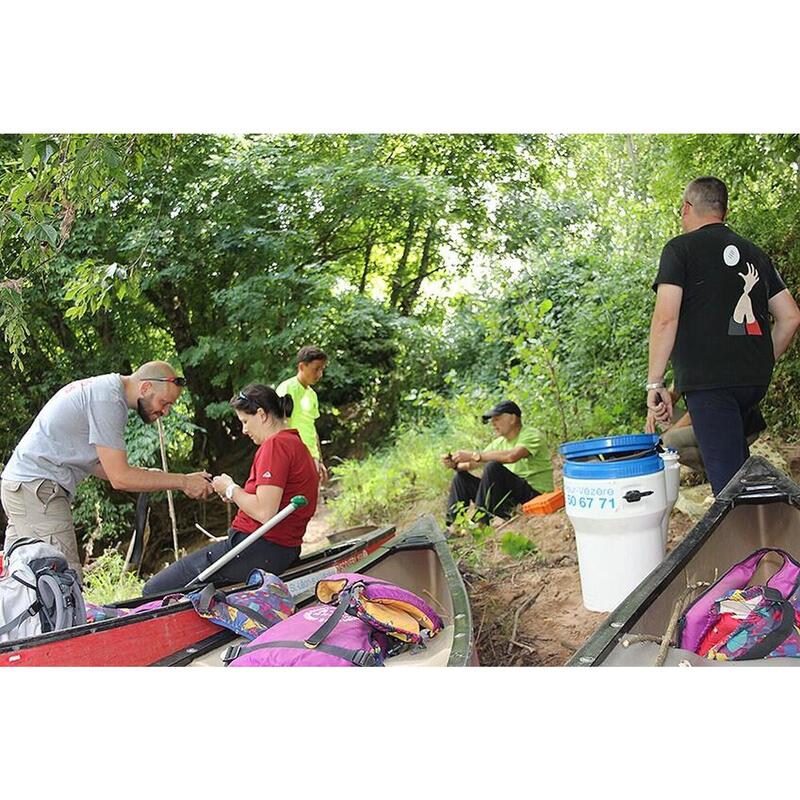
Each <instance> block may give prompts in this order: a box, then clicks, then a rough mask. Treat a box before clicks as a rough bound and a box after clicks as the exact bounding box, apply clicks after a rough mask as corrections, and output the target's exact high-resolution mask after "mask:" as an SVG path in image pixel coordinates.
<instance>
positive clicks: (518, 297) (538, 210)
mask: <svg viewBox="0 0 800 800" xmlns="http://www.w3.org/2000/svg"><path fill="white" fill-rule="evenodd" d="M799 162H800V136H798V135H797V134H768V135H681V136H674V135H618V134H614V135H570V136H557V135H547V136H524V135H499V134H479V135H411V134H380V135H313V136H300V135H258V136H245V137H241V136H208V135H176V136H171V135H149V134H145V135H60V134H46V135H41V134H31V135H16V134H11V135H0V328H2V330H3V335H4V337H5V342H6V344H7V348H0V370H2V373H3V375H4V379H5V381H6V383H5V385H4V390H5V402H4V408H3V411H2V412H1V413H0V462H2V461H6V460H7V458H8V456H9V454H10V452H11V449H12V448H13V447H14V445H16V443H17V441H18V440H19V436H20V433H21V432H22V431H24V430H25V429H26V427H27V425H29V424H30V422H31V420H32V419H33V417H34V415H35V414H36V413H37V412H38V411H39V410H40V409H41V407H42V406H43V405H44V403H45V402H46V401H47V400H48V399H49V397H50V396H52V394H53V392H54V391H55V390H56V389H57V388H59V387H60V386H62V385H64V384H65V383H67V382H68V381H70V380H73V379H74V378H77V377H83V376H86V375H96V374H103V373H106V372H111V371H117V372H122V373H129V372H130V371H132V370H133V369H134V368H135V367H136V366H138V365H139V364H140V363H142V362H144V361H146V360H150V359H153V358H166V359H168V360H171V361H173V362H174V363H175V364H176V365H178V366H180V368H181V369H182V370H183V371H184V372H185V374H186V376H187V378H188V380H189V384H188V387H187V391H186V392H184V394H183V396H182V398H181V404H180V407H179V408H176V414H175V415H170V416H169V417H168V418H167V419H166V420H165V425H166V428H167V439H168V441H169V443H170V451H169V460H170V466H171V467H173V468H175V469H180V468H183V467H191V468H199V467H201V466H212V467H213V465H214V463H215V462H216V461H218V460H222V459H225V458H226V457H229V454H230V451H231V445H232V438H233V437H234V435H235V434H236V432H237V426H236V425H235V424H233V423H232V417H231V415H230V410H229V407H228V400H229V398H230V397H231V396H232V395H233V394H234V393H235V391H236V390H238V389H239V388H241V386H242V385H243V384H245V383H247V382H249V381H254V380H257V381H263V382H267V383H272V384H273V385H274V384H277V382H279V381H280V380H282V379H283V378H285V377H287V375H289V374H291V373H292V372H293V370H294V355H295V352H296V351H297V349H298V348H299V347H300V346H302V345H305V344H311V343H313V344H316V345H318V346H321V347H323V348H324V349H325V350H327V351H328V352H329V354H330V355H331V360H330V362H329V365H328V369H327V371H326V374H325V377H324V379H323V381H322V382H321V383H320V384H319V385H318V386H317V390H318V393H319V396H320V407H321V410H322V417H321V418H320V419H319V421H318V429H319V433H320V435H321V438H323V440H329V441H330V444H329V445H326V449H325V455H326V457H327V458H328V460H330V459H331V458H334V459H335V458H337V457H338V458H342V457H348V456H361V455H365V458H364V460H363V462H362V463H361V464H353V463H350V462H347V463H345V464H343V465H341V466H340V467H337V470H336V471H337V474H338V475H339V476H340V478H341V481H342V485H343V486H344V487H345V492H344V494H343V495H342V497H341V498H340V499H339V500H337V503H336V506H337V507H338V508H339V509H340V511H341V514H342V516H343V517H344V518H346V519H348V520H350V521H363V519H364V518H365V517H372V518H374V519H392V518H393V517H394V515H396V513H397V512H398V510H399V509H402V508H405V507H408V506H409V505H410V504H413V503H416V502H426V503H434V502H441V503H442V505H443V494H444V491H445V490H446V485H447V482H448V480H449V477H450V476H449V474H448V473H447V471H446V470H443V469H441V468H440V466H439V456H440V454H441V453H442V452H446V451H447V450H448V449H451V447H468V446H469V447H477V446H482V445H483V444H485V443H486V441H487V440H488V438H489V432H488V431H487V430H486V429H485V428H482V427H481V426H480V423H479V422H478V414H479V413H480V411H481V410H483V409H484V408H485V407H486V405H487V404H492V403H493V402H496V401H497V400H498V399H500V398H501V397H502V396H507V397H510V398H511V399H514V400H516V401H517V402H518V403H519V404H520V405H521V406H522V408H523V410H524V412H525V419H526V422H528V423H529V424H534V425H536V426H537V427H539V428H540V429H542V430H543V431H544V432H545V434H546V435H547V436H548V438H549V441H550V444H551V446H555V445H556V444H558V443H559V442H560V441H563V440H564V439H574V438H581V437H584V436H591V435H600V434H612V433H623V432H631V431H633V430H639V429H641V426H642V425H643V423H644V400H643V394H642V391H641V383H642V380H643V375H644V373H645V371H646V359H647V333H648V323H649V319H650V314H651V312H652V306H653V293H652V291H651V288H650V287H651V283H652V279H653V276H654V274H655V271H656V267H657V263H658V258H659V254H660V252H661V248H662V247H663V244H664V243H665V242H666V241H667V240H668V239H669V238H671V237H672V236H674V235H676V234H678V233H679V232H680V226H679V221H678V218H677V216H676V214H675V208H676V205H677V201H678V200H679V198H680V195H681V192H682V190H683V188H684V186H685V184H686V183H687V182H688V180H690V179H691V178H693V177H696V176H697V175H699V174H709V173H711V174H717V175H719V176H720V177H721V178H723V179H724V180H726V181H727V182H728V184H729V187H730V189H731V213H730V223H731V225H732V227H733V228H734V229H736V230H737V231H739V232H740V233H742V234H743V235H745V236H749V237H751V238H753V239H754V240H755V241H757V242H758V243H759V244H760V245H761V246H762V247H763V248H764V249H765V250H766V251H767V252H768V253H769V254H770V255H771V256H772V257H773V260H774V261H775V263H776V265H777V266H778V268H779V269H780V270H781V272H782V274H783V276H784V278H785V279H786V281H787V284H788V285H789V288H790V289H791V290H792V291H794V292H796V289H797V286H798V281H800V273H798V269H800V267H798V264H800V191H798V189H800V167H798V163H799ZM796 349H797V348H796V347H795V348H793V350H791V351H790V352H789V353H788V354H787V356H786V357H784V358H783V359H782V360H781V362H780V363H779V365H778V367H777V369H776V372H775V378H774V382H773V386H772V389H771V392H770V394H769V396H768V398H767V401H766V403H765V409H764V411H765V416H766V417H767V420H768V422H769V423H770V425H771V426H773V427H774V428H776V429H777V430H778V432H780V433H782V434H783V435H786V436H789V435H795V434H796V431H797V429H798V427H800V396H798V394H797V392H796V391H795V387H796V385H797V383H798V381H799V380H800V358H798V357H797V355H796V354H795V352H796ZM23 367H24V369H22V368H23ZM395 440H396V443H397V452H396V453H395V454H393V453H392V450H391V448H392V446H393V445H394V443H395ZM128 445H129V448H130V452H129V455H130V456H131V461H132V463H136V464H141V465H144V466H158V465H159V464H160V458H159V456H158V444H157V436H156V431H155V428H147V427H145V426H142V425H141V424H140V423H139V422H136V421H135V422H133V423H132V424H131V425H130V426H129V431H128ZM370 454H371V455H370ZM82 491H85V492H86V496H85V498H84V496H83V495H80V496H79V501H78V505H79V508H78V512H77V513H78V515H79V518H80V526H81V527H80V530H81V532H82V535H83V536H84V537H86V536H89V535H90V534H91V532H92V531H98V530H99V531H101V534H100V537H99V538H100V540H103V541H109V540H111V539H112V538H113V536H114V534H113V533H112V530H113V529H114V528H115V527H116V526H120V527H122V528H124V529H127V528H128V527H129V525H128V516H127V514H128V513H129V512H128V511H125V512H122V511H121V510H120V509H122V508H128V505H129V504H128V503H127V501H124V502H122V501H121V499H120V498H119V497H118V495H117V494H116V493H109V492H108V490H107V487H105V486H103V487H102V488H101V489H97V488H96V487H95V488H92V489H91V490H89V489H87V490H82ZM98 503H99V506H98ZM98 517H99V518H100V519H101V520H102V521H103V522H102V525H100V524H99V523H98V522H97V519H98Z"/></svg>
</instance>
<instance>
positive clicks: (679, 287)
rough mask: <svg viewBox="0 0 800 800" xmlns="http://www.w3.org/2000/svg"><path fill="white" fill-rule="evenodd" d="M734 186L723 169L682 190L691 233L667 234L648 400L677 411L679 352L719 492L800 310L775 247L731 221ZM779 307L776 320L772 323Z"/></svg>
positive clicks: (739, 459)
mask: <svg viewBox="0 0 800 800" xmlns="http://www.w3.org/2000/svg"><path fill="white" fill-rule="evenodd" d="M727 211H728V190H727V188H726V187H725V184H724V183H723V182H722V181H720V180H719V179H717V178H711V177H705V178H697V179H696V180H694V181H692V182H691V183H690V184H689V185H688V186H687V187H686V191H685V192H684V193H683V202H682V203H681V208H680V215H681V223H682V225H683V230H684V233H683V235H682V236H676V237H675V238H674V239H671V240H670V241H669V242H667V244H666V246H665V247H664V250H663V251H662V253H661V262H660V264H659V268H658V275H657V276H656V279H655V282H654V283H653V289H654V290H655V291H656V305H655V309H654V311H653V319H652V321H651V324H650V359H649V366H648V375H647V405H648V408H649V409H651V411H652V413H653V415H654V416H655V418H656V419H657V420H658V421H659V422H661V423H667V424H668V423H669V422H670V420H671V418H672V400H671V398H670V395H669V392H668V391H667V389H666V388H665V385H664V372H665V370H666V366H667V360H668V359H670V357H671V359H672V366H673V370H674V373H675V387H676V389H677V391H678V392H679V393H681V394H683V395H684V396H685V398H686V405H687V407H688V409H689V413H690V414H691V418H692V423H693V426H694V430H695V434H696V436H697V440H698V444H699V445H700V452H701V454H702V456H703V461H704V463H705V466H706V472H707V474H708V478H709V480H710V482H711V488H712V489H713V491H714V494H718V493H719V492H720V491H721V490H722V489H723V488H724V486H725V485H726V484H727V483H728V481H729V480H730V479H731V478H732V477H733V475H734V474H735V473H736V471H737V470H738V469H739V467H741V466H742V464H743V463H744V462H745V460H746V459H747V457H748V455H749V452H748V448H747V442H746V441H745V433H744V420H745V418H746V417H747V416H748V414H749V413H750V412H751V410H752V409H753V408H754V407H755V406H756V405H757V404H758V403H759V401H760V400H761V399H762V398H763V397H764V395H765V394H766V391H767V387H768V386H769V382H770V379H771V377H772V368H773V366H774V364H775V359H777V358H778V357H779V356H780V355H781V354H782V353H783V352H784V351H785V350H786V348H787V347H788V346H789V344H790V343H791V341H792V338H793V336H794V334H795V332H796V330H797V328H798V327H800V310H798V308H797V304H796V303H795V301H794V298H793V297H792V295H791V294H790V293H789V291H788V290H787V288H786V284H785V283H784V282H783V279H782V278H781V276H780V274H779V273H778V271H777V270H776V269H775V267H774V266H773V265H772V262H771V261H770V259H769V257H768V256H767V255H766V254H765V253H764V251H763V250H761V249H760V248H759V247H757V246H756V245H755V244H753V243H752V242H750V241H748V240H747V239H745V238H743V237H741V236H739V235H738V234H736V233H734V232H733V231H732V230H731V229H730V228H728V227H727V226H726V225H725V217H726V215H727ZM770 316H772V318H773V320H774V324H773V325H772V327H770Z"/></svg>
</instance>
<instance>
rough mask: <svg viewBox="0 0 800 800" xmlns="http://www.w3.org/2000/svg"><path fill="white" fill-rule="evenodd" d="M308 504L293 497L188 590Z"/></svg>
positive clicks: (194, 581)
mask: <svg viewBox="0 0 800 800" xmlns="http://www.w3.org/2000/svg"><path fill="white" fill-rule="evenodd" d="M307 504H308V500H306V498H305V497H303V495H301V494H299V495H297V496H296V497H293V498H292V499H291V500H290V501H289V503H288V505H286V506H285V507H284V508H282V509H281V510H280V511H279V512H278V513H277V514H276V515H275V516H274V517H272V518H271V519H268V520H267V521H266V522H265V523H264V524H263V525H261V527H259V528H256V530H254V531H253V532H252V533H251V534H249V535H248V537H247V538H246V539H242V541H241V542H239V544H237V545H236V547H233V548H231V549H230V550H229V551H228V552H227V553H225V555H224V556H222V557H221V558H219V559H217V560H216V561H215V562H214V563H213V564H212V565H211V566H210V567H207V568H206V569H204V570H203V571H202V572H201V573H200V574H199V575H198V576H197V577H196V578H194V579H193V580H191V581H190V582H189V583H187V584H186V587H185V588H186V589H188V588H189V587H191V586H194V585H195V584H198V583H202V582H203V581H206V580H208V578H209V577H210V576H211V575H213V574H214V573H215V572H216V571H217V570H218V569H220V567H224V566H225V564H227V563H228V562H229V561H231V560H232V559H234V558H236V556H238V555H239V553H241V552H242V551H243V550H246V549H247V548H248V547H250V545H251V544H253V542H255V541H256V540H257V539H260V538H261V537H262V536H263V535H264V534H265V533H266V532H267V531H268V530H271V529H272V528H274V527H275V526H276V525H277V524H278V523H279V522H282V521H283V520H285V519H286V517H288V516H289V514H291V513H292V512H294V511H295V510H297V509H298V508H301V507H302V506H305V505H307Z"/></svg>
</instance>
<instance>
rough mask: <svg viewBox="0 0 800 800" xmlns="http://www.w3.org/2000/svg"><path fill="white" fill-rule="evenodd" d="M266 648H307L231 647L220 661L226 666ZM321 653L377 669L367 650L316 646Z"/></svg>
mask: <svg viewBox="0 0 800 800" xmlns="http://www.w3.org/2000/svg"><path fill="white" fill-rule="evenodd" d="M268 647H288V648H290V649H292V650H306V649H308V646H307V645H306V643H305V642H263V643H262V644H253V645H249V646H247V647H242V645H240V644H235V645H231V646H230V647H229V648H228V649H227V650H226V651H225V652H224V653H223V655H222V660H223V661H224V662H225V663H226V664H228V663H229V662H231V661H233V660H234V659H236V658H238V657H239V656H243V655H247V654H248V653H252V652H253V651H255V650H265V649H266V648H268ZM314 649H315V650H319V651H320V652H322V653H328V654H329V655H332V656H338V657H339V658H343V659H344V660H345V661H349V662H350V663H351V664H354V665H355V666H356V667H377V666H378V665H379V664H378V659H377V658H376V656H375V653H373V652H371V651H369V650H349V649H347V648H346V647H337V646H336V645H334V644H324V643H322V644H318V645H316V646H315V647H314Z"/></svg>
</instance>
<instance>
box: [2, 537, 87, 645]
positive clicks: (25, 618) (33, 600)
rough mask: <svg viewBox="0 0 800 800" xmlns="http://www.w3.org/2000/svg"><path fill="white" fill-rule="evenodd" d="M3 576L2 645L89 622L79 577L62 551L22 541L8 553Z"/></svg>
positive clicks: (40, 541)
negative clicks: (68, 564) (70, 567)
mask: <svg viewBox="0 0 800 800" xmlns="http://www.w3.org/2000/svg"><path fill="white" fill-rule="evenodd" d="M4 558H5V570H4V574H3V576H2V577H0V642H9V641H16V640H17V639H26V638H27V637H28V636H36V635H38V634H40V633H50V632H51V631H60V630H64V629H65V628H72V627H74V626H75V625H83V624H85V623H86V606H85V604H84V602H83V594H82V593H81V587H80V583H79V582H78V576H77V575H76V574H75V571H74V570H71V569H69V567H68V566H67V560H66V559H65V558H64V556H63V554H62V553H61V551H60V550H57V549H56V548H55V547H53V546H52V545H49V544H45V543H44V542H43V541H42V540H41V539H19V540H18V541H16V542H14V544H12V545H11V547H9V548H8V550H7V551H6V553H5V556H4Z"/></svg>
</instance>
